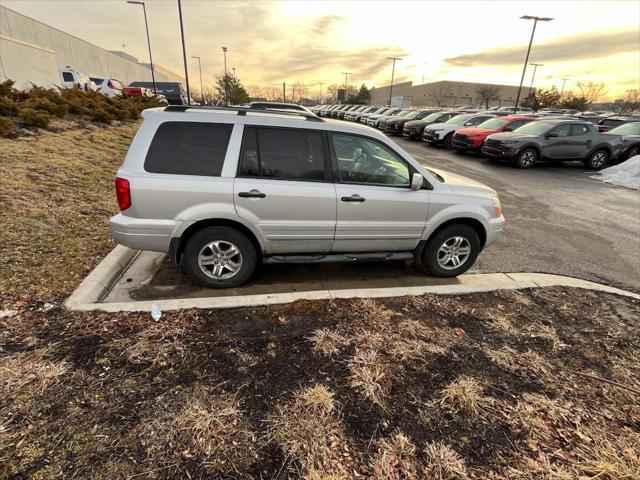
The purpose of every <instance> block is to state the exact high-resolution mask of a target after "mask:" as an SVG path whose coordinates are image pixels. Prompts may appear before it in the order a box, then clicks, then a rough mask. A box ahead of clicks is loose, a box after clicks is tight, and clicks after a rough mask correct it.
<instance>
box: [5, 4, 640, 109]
mask: <svg viewBox="0 0 640 480" xmlns="http://www.w3.org/2000/svg"><path fill="white" fill-rule="evenodd" d="M146 3H147V13H148V16H149V25H150V30H151V42H152V47H153V55H154V61H155V62H156V63H158V64H160V65H162V66H164V67H166V68H169V69H171V70H173V71H174V72H176V73H182V71H183V67H182V52H181V47H180V32H179V26H178V9H177V2H176V0H147V2H146ZM2 4H3V5H4V6H6V7H8V8H11V9H13V10H16V11H18V12H20V13H23V14H25V15H28V16H30V17H33V18H35V19H37V20H40V21H42V22H44V23H47V24H49V25H51V26H54V27H57V28H59V29H61V30H63V31H65V32H67V33H71V34H73V35H76V36H78V37H80V38H82V39H84V40H87V41H90V42H92V43H94V44H96V45H98V46H101V47H103V48H106V49H109V50H122V44H123V43H124V44H125V45H126V47H125V49H126V52H127V53H130V54H132V55H134V56H136V57H138V59H140V61H143V62H146V61H148V55H147V49H146V48H147V47H146V38H145V33H144V20H143V17H142V9H141V8H140V7H139V6H134V5H128V4H127V3H126V2H125V0H122V1H120V0H118V1H115V0H91V1H90V0H68V1H65V0H59V1H58V0H56V1H53V0H51V1H44V0H2ZM183 15H184V23H185V30H186V37H187V50H188V51H187V55H189V56H191V55H199V56H201V57H202V62H203V65H202V66H203V76H204V82H205V84H211V83H212V81H213V76H214V75H215V74H217V73H219V72H221V71H222V69H223V56H222V51H221V47H222V46H223V45H224V46H227V47H228V48H229V54H228V65H229V68H231V67H235V68H236V73H237V75H238V77H239V78H240V79H241V81H242V82H243V83H244V84H245V85H265V86H266V85H275V84H279V83H281V82H282V81H287V82H288V83H294V82H297V81H299V82H302V83H305V84H307V85H308V86H309V88H310V89H313V88H318V87H317V84H318V83H320V82H323V83H324V87H325V88H326V87H327V86H328V85H330V84H335V83H338V84H340V83H343V82H344V76H343V75H341V72H345V71H348V72H352V75H351V77H350V82H349V83H353V84H356V85H359V84H361V83H366V84H368V85H369V86H372V85H377V86H382V85H385V84H388V82H389V77H390V74H391V62H390V61H389V60H387V59H386V57H390V56H397V57H402V58H403V60H402V61H401V62H399V63H398V64H397V67H396V79H398V80H413V81H414V83H421V82H422V79H423V78H424V80H425V82H428V81H436V80H455V81H477V82H487V83H489V82H491V83H502V84H517V83H518V82H519V81H520V75H521V73H522V64H523V61H524V56H525V53H526V45H527V43H528V41H529V36H530V34H531V27H532V23H531V22H528V21H525V20H519V17H520V16H522V15H539V16H549V17H554V20H553V21H552V22H546V23H539V24H538V28H537V31H536V37H535V40H534V47H533V50H532V54H531V58H530V61H531V62H537V63H543V64H544V66H543V67H541V68H540V69H539V70H538V74H537V75H536V86H538V87H547V86H551V85H556V86H558V87H560V85H561V83H562V80H561V78H564V77H568V78H569V79H570V80H569V81H568V82H567V89H571V88H573V87H574V85H575V82H576V81H585V82H588V81H593V82H604V83H606V84H607V85H608V90H609V94H610V95H611V96H613V97H616V96H621V95H622V94H623V93H624V92H625V91H626V90H629V89H638V88H640V85H639V78H640V2H639V1H637V0H630V1H616V0H607V1H589V0H584V1H578V0H573V1H546V0H540V1H455V0H452V1H406V2H404V1H394V2H392V1H338V2H330V1H315V0H308V1H257V0H256V1H249V2H241V1H222V0H183ZM189 69H190V70H189V73H190V75H191V76H192V82H191V83H192V85H195V83H196V82H197V62H196V61H195V60H191V59H190V60H189ZM530 74H531V72H528V73H527V77H526V78H525V84H528V82H529V81H530V79H531V77H530Z"/></svg>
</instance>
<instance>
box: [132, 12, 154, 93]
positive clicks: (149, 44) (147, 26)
mask: <svg viewBox="0 0 640 480" xmlns="http://www.w3.org/2000/svg"><path fill="white" fill-rule="evenodd" d="M127 3H130V4H132V5H142V12H143V13H144V28H145V29H146V31H147V45H148V47H149V66H150V67H151V81H152V82H153V94H154V95H157V94H158V92H157V91H156V74H155V72H154V70H153V58H152V57H151V38H150V37H149V23H148V22H147V7H146V6H145V4H144V2H139V1H136V0H127ZM123 48H124V45H123Z"/></svg>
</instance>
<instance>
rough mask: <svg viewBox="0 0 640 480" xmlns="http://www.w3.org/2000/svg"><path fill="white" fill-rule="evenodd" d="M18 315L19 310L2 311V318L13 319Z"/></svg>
mask: <svg viewBox="0 0 640 480" xmlns="http://www.w3.org/2000/svg"><path fill="white" fill-rule="evenodd" d="M17 313H18V311H17V310H0V318H11V317H13V316H14V315H16V314H17Z"/></svg>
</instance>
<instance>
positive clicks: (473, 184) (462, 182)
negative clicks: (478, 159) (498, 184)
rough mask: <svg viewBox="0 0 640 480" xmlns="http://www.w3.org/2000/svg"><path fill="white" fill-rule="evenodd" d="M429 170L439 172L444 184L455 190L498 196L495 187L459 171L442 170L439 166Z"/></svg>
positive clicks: (457, 191)
mask: <svg viewBox="0 0 640 480" xmlns="http://www.w3.org/2000/svg"><path fill="white" fill-rule="evenodd" d="M429 170H431V171H432V172H435V173H437V174H438V175H440V176H441V177H442V178H444V184H445V185H447V186H448V187H449V189H450V190H451V191H453V192H456V193H475V194H484V195H491V196H496V197H497V196H498V194H497V193H496V191H495V190H494V189H493V188H491V187H489V186H487V185H485V184H484V183H480V182H477V181H475V180H472V179H470V178H467V177H465V176H462V175H458V174H457V173H451V172H448V171H446V170H440V169H439V168H429Z"/></svg>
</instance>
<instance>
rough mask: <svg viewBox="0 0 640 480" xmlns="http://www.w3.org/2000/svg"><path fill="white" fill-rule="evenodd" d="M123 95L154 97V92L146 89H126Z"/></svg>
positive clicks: (129, 87)
mask: <svg viewBox="0 0 640 480" xmlns="http://www.w3.org/2000/svg"><path fill="white" fill-rule="evenodd" d="M122 93H124V94H125V95H128V96H129V97H153V91H152V90H151V89H149V88H144V87H132V86H128V87H124V88H123V89H122Z"/></svg>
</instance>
